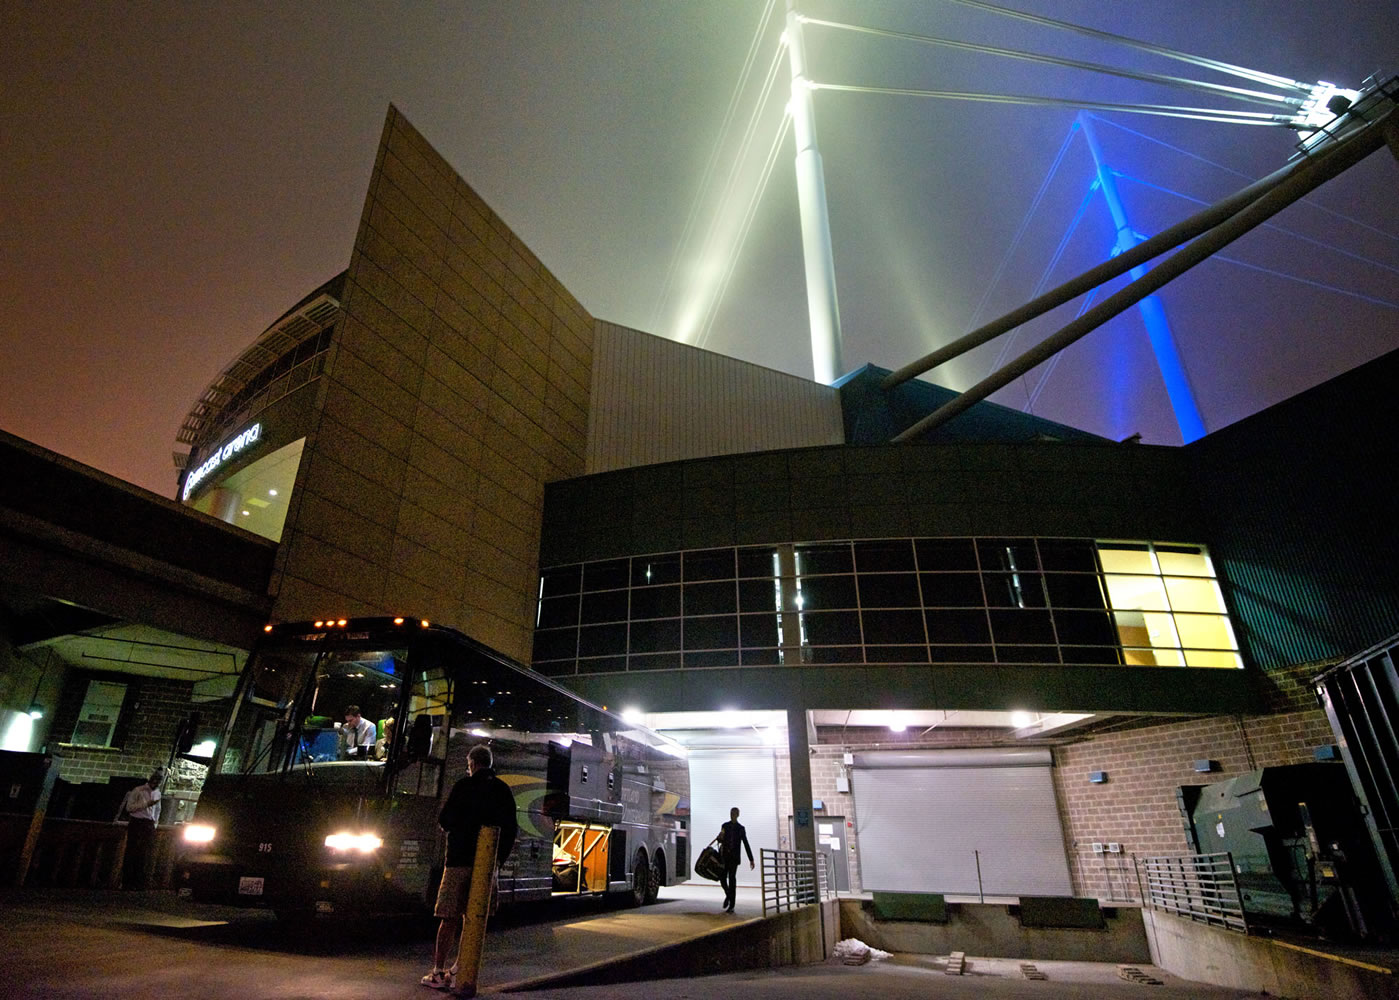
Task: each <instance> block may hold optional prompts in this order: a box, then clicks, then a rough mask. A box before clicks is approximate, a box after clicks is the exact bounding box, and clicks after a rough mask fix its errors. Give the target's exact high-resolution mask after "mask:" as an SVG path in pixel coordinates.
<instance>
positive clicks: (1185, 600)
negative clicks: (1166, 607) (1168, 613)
mask: <svg viewBox="0 0 1399 1000" xmlns="http://www.w3.org/2000/svg"><path fill="white" fill-rule="evenodd" d="M1166 596H1167V597H1169V598H1170V600H1171V610H1172V611H1213V612H1214V613H1215V614H1223V613H1224V602H1223V601H1222V600H1221V599H1220V593H1219V587H1218V586H1216V585H1215V582H1214V581H1213V580H1210V579H1205V578H1202V577H1198V576H1194V577H1191V576H1168V577H1166Z"/></svg>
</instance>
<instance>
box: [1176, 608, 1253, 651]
mask: <svg viewBox="0 0 1399 1000" xmlns="http://www.w3.org/2000/svg"><path fill="white" fill-rule="evenodd" d="M1175 617H1176V631H1177V632H1178V633H1179V634H1180V644H1181V645H1182V646H1186V647H1194V648H1195V649H1237V648H1238V646H1237V645H1236V644H1235V642H1234V630H1233V629H1232V628H1230V627H1229V619H1228V618H1225V617H1224V616H1223V615H1176V616H1175Z"/></svg>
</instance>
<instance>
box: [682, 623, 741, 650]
mask: <svg viewBox="0 0 1399 1000" xmlns="http://www.w3.org/2000/svg"><path fill="white" fill-rule="evenodd" d="M737 645H738V619H737V618H735V617H734V616H733V615H721V616H719V617H718V618H686V619H685V648H686V649H732V648H734V647H736V646H737Z"/></svg>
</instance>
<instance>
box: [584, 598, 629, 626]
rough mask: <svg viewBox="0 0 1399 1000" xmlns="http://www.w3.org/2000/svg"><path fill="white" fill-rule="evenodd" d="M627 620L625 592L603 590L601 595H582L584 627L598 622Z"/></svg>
mask: <svg viewBox="0 0 1399 1000" xmlns="http://www.w3.org/2000/svg"><path fill="white" fill-rule="evenodd" d="M626 620H627V592H626V591H625V590H604V591H602V592H601V593H595V594H584V595H583V613H582V618H581V621H582V623H583V624H584V625H596V624H598V623H599V622H624V621H626Z"/></svg>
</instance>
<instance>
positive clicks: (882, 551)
mask: <svg viewBox="0 0 1399 1000" xmlns="http://www.w3.org/2000/svg"><path fill="white" fill-rule="evenodd" d="M855 568H856V569H857V570H858V571H859V572H861V573H882V572H892V571H897V570H912V569H913V568H914V566H913V545H912V544H911V543H910V542H909V541H908V540H907V539H900V540H898V541H882V542H856V543H855Z"/></svg>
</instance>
